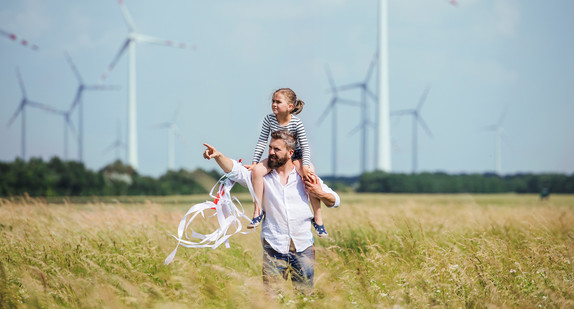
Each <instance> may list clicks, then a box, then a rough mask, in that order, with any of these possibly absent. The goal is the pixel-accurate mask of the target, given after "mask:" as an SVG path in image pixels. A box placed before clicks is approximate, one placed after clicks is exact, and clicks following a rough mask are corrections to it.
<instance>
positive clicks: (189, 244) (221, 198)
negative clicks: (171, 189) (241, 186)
mask: <svg viewBox="0 0 574 309" xmlns="http://www.w3.org/2000/svg"><path fill="white" fill-rule="evenodd" d="M226 176H227V175H224V176H223V177H221V178H220V179H219V180H218V181H217V183H216V184H215V185H214V186H213V188H212V189H211V191H210V193H209V195H210V196H211V197H213V198H214V201H213V202H211V201H206V202H203V203H200V204H196V205H193V206H192V207H191V208H190V209H189V210H188V211H187V213H186V214H185V216H183V218H182V219H181V221H180V222H179V227H178V229H177V236H175V235H172V236H173V237H174V238H175V239H177V246H176V247H175V249H174V250H173V251H172V252H171V253H170V254H169V255H168V257H167V258H166V259H165V262H164V263H165V265H168V264H169V263H171V262H172V261H173V259H174V258H175V254H176V253H177V249H178V248H179V246H183V247H186V248H212V249H216V248H217V247H219V246H220V245H221V244H222V243H225V246H226V247H227V248H229V238H230V237H231V236H233V235H235V234H237V233H240V234H247V233H250V232H251V231H246V232H241V229H242V224H241V220H240V219H241V218H244V219H246V220H247V221H248V222H250V221H251V219H250V218H249V217H247V216H246V215H245V212H244V210H243V205H241V202H239V200H238V199H237V198H236V197H235V196H231V194H230V191H231V188H233V186H234V185H235V182H234V181H232V180H231V179H229V178H228V177H226ZM218 184H219V189H218V193H217V195H216V196H214V195H213V191H214V189H215V188H216V187H217V185H218ZM248 188H249V190H250V191H251V192H253V189H252V187H251V183H250V182H248ZM236 204H237V205H238V206H239V207H238V206H237V205H236ZM207 209H215V214H214V215H212V216H217V221H218V223H219V228H218V229H216V230H215V231H214V232H213V233H211V234H207V235H203V234H200V233H197V232H195V231H193V230H192V233H191V237H193V238H197V239H200V240H201V241H199V242H194V241H190V240H186V239H190V237H189V235H188V233H187V228H188V227H189V225H190V224H191V222H193V220H194V219H195V217H197V216H198V215H200V214H201V216H202V217H203V218H205V214H204V213H203V212H204V211H205V210H207ZM188 217H189V220H188ZM232 226H235V227H236V229H235V231H233V232H231V233H228V230H229V229H230V228H231V227H232ZM184 233H185V239H184V238H183V235H184Z"/></svg>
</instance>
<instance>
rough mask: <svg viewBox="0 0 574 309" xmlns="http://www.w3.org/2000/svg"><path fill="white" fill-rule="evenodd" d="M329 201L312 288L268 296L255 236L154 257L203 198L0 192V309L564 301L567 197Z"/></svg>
mask: <svg viewBox="0 0 574 309" xmlns="http://www.w3.org/2000/svg"><path fill="white" fill-rule="evenodd" d="M238 197H239V198H240V200H241V201H248V200H249V197H248V196H246V195H244V194H239V195H238ZM341 198H342V201H343V203H342V206H341V207H340V208H338V209H326V210H325V211H324V212H323V213H324V218H325V222H326V227H327V230H328V231H329V233H330V238H328V239H319V238H316V239H315V240H316V246H315V247H316V254H317V265H316V268H315V272H316V273H315V293H314V295H312V296H303V295H298V294H297V293H295V292H294V291H293V289H292V288H291V286H290V285H289V284H288V283H285V284H284V285H283V287H282V293H281V294H280V295H279V296H277V297H275V298H269V297H268V296H266V295H265V293H264V290H263V286H262V282H261V246H260V241H259V233H258V232H255V233H251V234H247V235H235V236H233V237H232V238H231V241H230V244H231V247H230V248H229V249H227V248H225V247H223V246H222V247H220V248H218V249H216V250H212V249H187V248H180V249H179V250H178V253H177V255H176V257H175V260H174V261H173V262H172V263H171V264H170V265H168V266H165V265H163V261H164V259H165V258H166V256H167V255H168V254H169V253H170V252H171V251H172V250H173V249H174V248H175V245H176V241H175V239H173V238H172V237H171V235H172V234H176V233H177V225H178V223H179V220H180V219H181V217H182V216H183V215H184V214H185V212H186V211H187V209H188V208H189V207H190V206H192V205H193V204H194V203H198V202H203V201H205V200H206V199H209V197H208V196H207V195H191V196H169V197H137V198H131V197H124V198H112V197H109V198H96V197H93V198H83V199H62V198H51V199H48V200H47V199H41V198H40V199H35V198H27V197H22V198H12V199H0V235H1V237H0V308H62V307H63V308H222V307H225V308H274V307H277V308H429V307H436V308H573V307H574V267H573V263H574V196H572V195H553V196H551V197H550V199H549V200H547V201H540V200H539V198H538V196H536V195H515V194H499V195H466V194H460V195H383V194H355V193H346V194H342V195H341ZM245 206H246V209H247V210H248V212H249V211H250V210H251V209H252V205H251V204H249V203H245ZM215 224H216V223H215V220H211V219H209V218H208V219H205V220H201V221H197V222H196V223H194V224H193V227H194V229H196V230H197V231H199V232H207V231H209V230H212V229H213V227H215Z"/></svg>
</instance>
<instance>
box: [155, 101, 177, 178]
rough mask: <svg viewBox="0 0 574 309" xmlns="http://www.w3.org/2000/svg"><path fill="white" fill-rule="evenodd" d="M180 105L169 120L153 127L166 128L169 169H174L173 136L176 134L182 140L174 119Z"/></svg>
mask: <svg viewBox="0 0 574 309" xmlns="http://www.w3.org/2000/svg"><path fill="white" fill-rule="evenodd" d="M180 107H181V105H179V106H178V107H177V109H176V111H175V113H174V114H173V117H172V118H171V120H170V121H166V122H163V123H160V124H157V125H156V126H155V128H157V129H168V135H167V157H168V161H167V168H168V170H170V171H173V170H175V137H176V136H177V137H178V138H179V139H180V140H181V141H183V139H182V137H181V134H180V133H179V128H178V127H177V124H176V123H175V121H176V120H177V116H178V115H179V109H180Z"/></svg>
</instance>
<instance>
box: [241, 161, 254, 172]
mask: <svg viewBox="0 0 574 309" xmlns="http://www.w3.org/2000/svg"><path fill="white" fill-rule="evenodd" d="M255 165H257V162H253V163H251V164H245V165H243V167H245V168H246V169H247V170H248V171H252V170H253V169H254V168H255Z"/></svg>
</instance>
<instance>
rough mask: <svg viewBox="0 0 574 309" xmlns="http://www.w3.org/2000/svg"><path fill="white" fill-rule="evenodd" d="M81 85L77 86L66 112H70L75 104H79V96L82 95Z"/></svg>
mask: <svg viewBox="0 0 574 309" xmlns="http://www.w3.org/2000/svg"><path fill="white" fill-rule="evenodd" d="M81 89H82V86H79V87H78V90H77V91H76V96H75V97H74V101H73V102H72V106H70V109H68V113H71V112H72V111H73V110H74V108H76V106H77V105H78V104H80V100H81V96H82V90H81Z"/></svg>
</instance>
